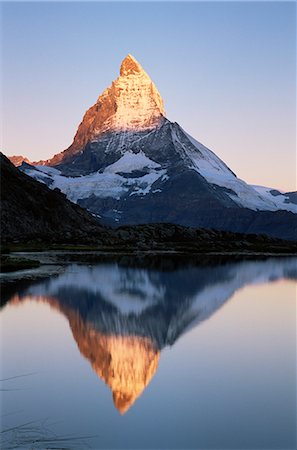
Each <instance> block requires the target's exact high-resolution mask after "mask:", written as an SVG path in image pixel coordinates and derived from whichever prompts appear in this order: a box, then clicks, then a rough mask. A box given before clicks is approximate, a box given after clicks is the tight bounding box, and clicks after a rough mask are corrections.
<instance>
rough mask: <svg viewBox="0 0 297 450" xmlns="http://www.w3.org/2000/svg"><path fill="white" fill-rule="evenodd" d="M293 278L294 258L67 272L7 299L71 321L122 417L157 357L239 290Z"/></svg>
mask: <svg viewBox="0 0 297 450" xmlns="http://www.w3.org/2000/svg"><path fill="white" fill-rule="evenodd" d="M281 278H294V279H296V278H297V270H296V258H282V259H270V260H267V261H261V262H253V261H246V262H239V263H229V264H226V265H223V266H212V267H210V266H208V267H190V268H184V269H177V270H174V271H158V270H152V269H149V270H147V269H137V268H127V267H120V266H118V265H117V264H109V265H108V264H105V265H97V266H91V267H88V266H78V265H72V266H69V267H68V268H67V269H66V271H65V272H64V273H63V274H60V275H58V276H56V277H52V278H50V279H48V280H46V281H43V282H40V283H37V284H33V285H31V286H30V287H29V288H25V289H23V290H20V291H19V292H18V293H17V295H15V296H14V297H13V298H12V301H15V302H18V301H21V300H25V299H30V300H38V301H44V302H47V303H49V304H50V305H51V306H52V307H54V308H55V309H58V310H59V311H61V312H62V313H63V314H64V315H65V316H66V317H67V318H68V320H69V324H70V327H71V330H72V333H73V337H74V339H75V340H76V342H77V345H78V347H79V350H80V352H81V353H82V354H83V355H84V356H85V357H86V358H87V359H88V360H89V361H90V363H91V364H92V367H93V369H94V370H95V372H96V373H97V374H98V375H99V376H100V378H102V379H103V380H104V381H105V383H106V384H107V385H108V386H109V387H110V388H111V390H112V393H113V399H114V403H115V405H116V407H117V408H118V410H119V411H120V412H121V413H124V412H126V411H127V410H128V409H129V407H130V406H131V405H132V404H133V403H134V402H135V400H136V399H137V397H139V395H141V393H142V392H143V390H144V389H145V387H146V386H147V385H148V383H149V382H150V380H151V378H152V377H153V375H154V373H155V371H156V369H157V366H158V360H159V356H160V351H161V350H162V348H164V347H165V346H167V345H172V344H174V342H175V341H176V340H177V338H178V337H179V336H180V335H181V334H182V333H184V332H185V331H186V330H188V329H189V328H191V327H193V326H195V325H196V324H198V323H199V322H201V321H203V320H205V319H207V318H209V317H210V316H211V315H212V314H213V313H214V312H215V311H216V310H217V309H219V308H220V307H221V306H222V305H223V304H224V303H225V302H226V301H227V300H228V299H229V298H230V297H231V296H232V295H233V293H234V292H235V291H236V290H238V289H240V288H242V287H243V286H245V285H248V284H252V283H258V282H269V281H273V280H277V279H281Z"/></svg>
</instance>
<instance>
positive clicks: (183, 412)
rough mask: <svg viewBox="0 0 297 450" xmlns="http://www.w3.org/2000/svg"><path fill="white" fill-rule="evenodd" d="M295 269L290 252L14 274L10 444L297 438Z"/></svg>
mask: <svg viewBox="0 0 297 450" xmlns="http://www.w3.org/2000/svg"><path fill="white" fill-rule="evenodd" d="M166 267H167V269H166ZM296 279H297V262H296V259H295V258H294V259H293V258H284V259H269V260H266V261H258V262H254V261H246V262H234V263H227V264H224V265H218V266H210V265H206V266H203V267H201V266H200V267H197V266H196V267H195V266H187V267H186V266H181V267H177V268H175V269H174V268H173V267H169V266H168V265H164V267H163V268H162V269H160V268H159V269H157V268H154V265H151V268H149V269H148V268H139V267H138V268H137V267H131V266H127V265H121V264H115V263H110V264H98V265H87V264H86V265H79V264H71V265H69V266H66V267H65V268H64V269H63V272H62V273H59V274H56V275H52V276H51V277H48V278H45V279H42V280H37V281H26V282H22V283H20V282H19V283H10V284H9V285H8V287H7V288H5V289H4V294H3V299H4V301H5V304H4V306H3V307H2V309H1V312H0V315H1V326H2V333H1V339H2V357H1V363H2V375H1V378H2V379H6V381H4V382H3V391H2V407H1V419H2V428H3V429H4V430H8V429H9V428H13V427H16V430H14V431H13V432H11V431H10V432H9V431H6V433H5V440H3V446H4V445H6V447H7V448H8V447H9V445H15V446H16V447H17V446H18V448H34V449H35V448H36V449H37V448H38V449H39V448H66V447H67V448H93V449H94V448H95V449H295V448H296V297H295V293H296ZM17 376H19V378H11V377H17ZM27 423H29V425H25V424H27ZM32 428H34V429H33V430H32ZM30 433H31V434H32V433H33V435H34V433H35V435H34V436H36V434H37V435H38V436H39V438H38V439H39V440H38V439H37V440H36V443H35V444H34V445H35V446H33V447H32V445H31V446H30V443H26V440H25V439H26V438H28V436H29V435H30ZM30 436H31V435H30ZM30 436H29V438H28V440H30ZM49 436H50V438H51V439H53V436H56V438H57V439H66V441H65V442H66V443H65V442H64V441H63V440H61V441H57V442H54V440H53V441H52V444H51V445H50V444H49V443H45V440H46V439H49ZM42 439H43V440H42ZM67 439H70V440H69V441H67ZM71 439H72V440H71Z"/></svg>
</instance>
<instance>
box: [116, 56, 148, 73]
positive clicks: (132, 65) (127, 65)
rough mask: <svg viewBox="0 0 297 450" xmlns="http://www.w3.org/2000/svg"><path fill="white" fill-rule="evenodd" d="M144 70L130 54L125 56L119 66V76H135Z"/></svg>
mask: <svg viewBox="0 0 297 450" xmlns="http://www.w3.org/2000/svg"><path fill="white" fill-rule="evenodd" d="M143 72H144V70H143V68H142V67H141V65H140V64H139V62H138V61H136V59H135V58H134V56H132V55H131V54H130V53H128V55H127V56H126V58H125V59H124V60H123V62H122V64H121V69H120V75H121V76H127V75H135V74H141V73H143Z"/></svg>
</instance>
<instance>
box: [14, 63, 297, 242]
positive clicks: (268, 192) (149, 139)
mask: <svg viewBox="0 0 297 450" xmlns="http://www.w3.org/2000/svg"><path fill="white" fill-rule="evenodd" d="M21 170H22V171H24V172H25V173H27V174H28V175H30V176H32V177H34V178H36V179H37V180H39V181H41V182H43V183H46V184H47V185H48V186H49V187H50V188H56V187H57V188H59V189H60V190H61V191H62V192H64V193H65V194H66V195H67V197H68V198H69V199H70V200H71V201H73V202H76V203H78V204H79V205H80V206H82V207H84V208H86V209H88V210H89V211H90V212H92V214H94V215H96V216H97V217H99V218H100V219H101V220H102V223H105V224H107V225H112V226H118V225H125V224H130V225H131V224H140V223H153V222H156V223H157V222H170V223H175V224H180V225H185V226H193V227H206V228H216V229H220V230H229V231H234V232H242V233H264V234H267V235H270V236H274V237H280V238H285V239H296V238H297V215H296V214H297V204H296V193H281V192H280V191H278V190H275V189H272V188H265V187H259V186H251V185H248V184H247V183H245V182H244V181H242V180H240V179H239V178H238V177H237V176H236V175H235V174H234V172H233V171H232V170H231V169H230V168H229V167H227V166H226V164H225V163H224V162H223V161H222V160H220V158H218V157H217V156H216V155H215V154H214V153H213V152H212V151H211V150H209V149H208V148H206V147H205V146H204V145H202V144H201V143H199V142H198V141H196V140H195V139H194V138H192V137H191V136H190V135H189V134H188V133H186V131H184V130H183V128H182V127H181V126H180V125H179V124H177V123H172V122H170V121H169V120H168V119H167V118H166V117H165V111H164V106H163V101H162V98H161V96H160V94H159V92H158V90H157V88H156V86H155V85H154V83H153V82H152V81H151V79H150V77H149V76H148V75H147V73H146V72H145V71H144V70H143V68H142V67H141V65H140V64H139V63H138V62H137V61H136V60H135V58H133V57H132V56H131V55H128V56H127V57H126V58H125V59H124V61H123V62H122V65H121V69H120V75H119V77H118V78H117V79H116V80H115V81H114V82H112V84H111V86H110V87H109V88H107V89H106V90H105V91H104V92H103V93H102V94H101V95H100V96H99V98H98V100H97V101H96V103H95V104H94V105H93V106H92V107H91V108H90V109H89V110H88V111H87V112H86V114H85V115H84V117H83V120H82V122H81V124H80V125H79V127H78V130H77V133H76V135H75V137H74V140H73V143H72V144H71V145H70V147H69V148H67V149H66V150H64V151H63V152H61V153H59V154H57V155H55V156H54V157H53V158H52V159H50V160H47V161H39V162H38V163H34V164H33V165H30V164H27V163H23V164H22V166H21Z"/></svg>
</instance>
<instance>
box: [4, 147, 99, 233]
mask: <svg viewBox="0 0 297 450" xmlns="http://www.w3.org/2000/svg"><path fill="white" fill-rule="evenodd" d="M0 164H1V241H2V242H5V241H12V240H20V241H22V242H25V241H27V240H30V239H41V240H57V239H60V240H61V239H62V240H63V239H65V240H67V239H69V238H72V239H74V240H77V239H84V238H87V237H88V236H89V235H93V234H94V235H97V236H98V234H100V231H102V227H100V225H99V223H98V221H97V220H96V219H94V218H93V217H92V216H91V215H90V214H89V213H88V212H87V211H85V210H84V209H83V208H81V207H80V206H78V205H76V204H74V203H72V202H70V201H69V200H67V198H66V196H65V195H64V194H62V193H61V192H60V191H59V190H57V189H56V190H50V189H48V187H47V186H45V185H44V184H41V183H39V182H36V181H35V180H33V179H32V178H31V177H29V176H28V175H26V174H24V173H22V172H21V171H19V170H18V169H16V168H15V167H14V166H13V164H12V163H11V162H10V161H9V160H8V159H7V158H6V157H5V156H4V155H3V154H1V160H0Z"/></svg>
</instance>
